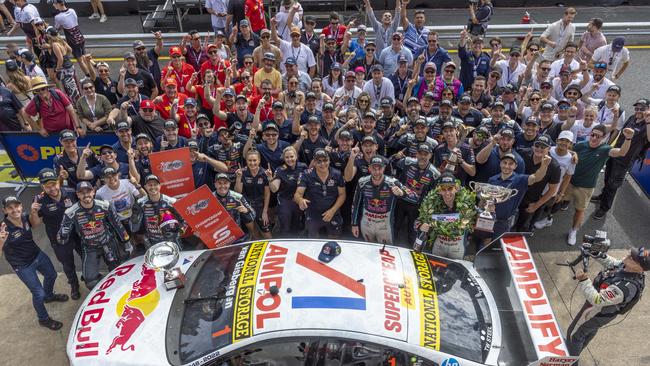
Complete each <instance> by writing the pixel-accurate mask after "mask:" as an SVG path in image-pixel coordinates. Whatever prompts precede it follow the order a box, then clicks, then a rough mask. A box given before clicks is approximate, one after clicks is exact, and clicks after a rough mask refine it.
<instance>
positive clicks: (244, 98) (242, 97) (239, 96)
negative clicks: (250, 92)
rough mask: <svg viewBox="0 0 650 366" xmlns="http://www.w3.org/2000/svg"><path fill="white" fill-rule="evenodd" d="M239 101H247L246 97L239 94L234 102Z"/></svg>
mask: <svg viewBox="0 0 650 366" xmlns="http://www.w3.org/2000/svg"><path fill="white" fill-rule="evenodd" d="M240 99H243V100H245V101H248V97H246V96H245V95H243V94H239V95H238V96H236V97H235V100H236V101H237V100H240Z"/></svg>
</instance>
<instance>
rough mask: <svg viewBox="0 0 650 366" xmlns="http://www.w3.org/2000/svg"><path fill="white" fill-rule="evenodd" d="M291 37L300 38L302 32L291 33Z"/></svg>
mask: <svg viewBox="0 0 650 366" xmlns="http://www.w3.org/2000/svg"><path fill="white" fill-rule="evenodd" d="M291 38H300V34H295V33H294V34H292V35H291Z"/></svg>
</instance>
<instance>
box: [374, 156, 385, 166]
mask: <svg viewBox="0 0 650 366" xmlns="http://www.w3.org/2000/svg"><path fill="white" fill-rule="evenodd" d="M370 165H381V166H386V159H385V158H384V157H383V156H375V157H373V158H372V159H370Z"/></svg>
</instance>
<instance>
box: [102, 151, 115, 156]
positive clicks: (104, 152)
mask: <svg viewBox="0 0 650 366" xmlns="http://www.w3.org/2000/svg"><path fill="white" fill-rule="evenodd" d="M112 153H113V152H112V151H110V150H104V151H102V153H101V154H102V155H111V154H112Z"/></svg>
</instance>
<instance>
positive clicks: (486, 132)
mask: <svg viewBox="0 0 650 366" xmlns="http://www.w3.org/2000/svg"><path fill="white" fill-rule="evenodd" d="M475 134H481V135H483V136H485V137H490V136H491V135H492V133H490V129H489V128H487V127H486V126H478V127H476V128H475V129H474V130H473V131H472V135H475Z"/></svg>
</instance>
